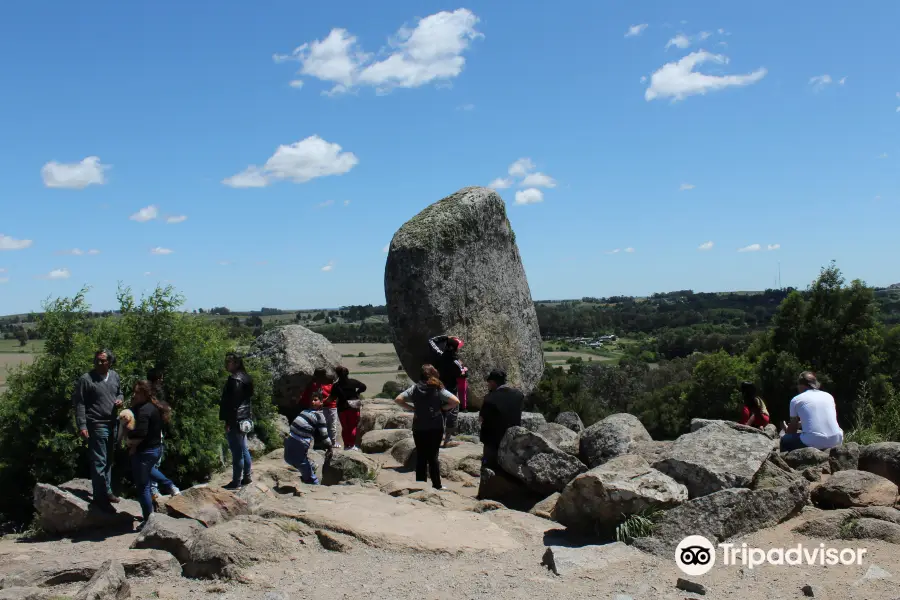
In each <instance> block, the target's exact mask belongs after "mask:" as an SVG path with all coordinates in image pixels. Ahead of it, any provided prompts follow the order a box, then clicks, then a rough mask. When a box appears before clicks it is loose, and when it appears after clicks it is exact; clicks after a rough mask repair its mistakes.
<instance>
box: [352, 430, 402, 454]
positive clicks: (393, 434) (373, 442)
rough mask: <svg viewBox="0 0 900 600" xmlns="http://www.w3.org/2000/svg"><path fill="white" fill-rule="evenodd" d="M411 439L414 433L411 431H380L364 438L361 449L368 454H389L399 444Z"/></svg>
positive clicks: (371, 432) (372, 432) (368, 434)
mask: <svg viewBox="0 0 900 600" xmlns="http://www.w3.org/2000/svg"><path fill="white" fill-rule="evenodd" d="M411 437H412V431H410V430H409V429H379V430H376V431H370V432H369V433H367V434H366V435H364V436H362V441H361V442H360V444H359V447H360V449H361V450H362V451H363V452H365V453H366V454H377V453H379V452H387V451H388V450H390V449H391V448H393V447H394V445H395V444H396V443H397V442H399V441H401V440H405V439H407V438H411Z"/></svg>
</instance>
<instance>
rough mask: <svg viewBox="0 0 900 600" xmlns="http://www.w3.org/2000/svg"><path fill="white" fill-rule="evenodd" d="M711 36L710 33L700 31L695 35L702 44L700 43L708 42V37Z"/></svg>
mask: <svg viewBox="0 0 900 600" xmlns="http://www.w3.org/2000/svg"><path fill="white" fill-rule="evenodd" d="M711 35H712V34H711V33H710V32H708V31H701V32H700V33H699V34H698V35H697V38H698V39H699V40H700V41H701V42H702V41H704V40H708V39H709V37H710V36H711Z"/></svg>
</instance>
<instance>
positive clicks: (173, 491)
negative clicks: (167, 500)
mask: <svg viewBox="0 0 900 600" xmlns="http://www.w3.org/2000/svg"><path fill="white" fill-rule="evenodd" d="M169 495H170V496H180V495H181V490H179V489H178V488H177V487H176V486H174V485H173V486H172V489H171V490H169Z"/></svg>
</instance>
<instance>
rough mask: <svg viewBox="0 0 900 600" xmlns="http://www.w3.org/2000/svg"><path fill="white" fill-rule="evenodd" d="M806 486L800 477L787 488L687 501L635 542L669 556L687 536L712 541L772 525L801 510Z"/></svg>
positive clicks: (719, 494) (733, 492) (737, 491)
mask: <svg viewBox="0 0 900 600" xmlns="http://www.w3.org/2000/svg"><path fill="white" fill-rule="evenodd" d="M808 486H809V483H808V482H807V481H806V480H804V479H802V478H799V479H798V480H796V481H795V482H794V483H793V484H792V485H790V486H787V487H777V488H766V489H757V490H751V489H747V488H741V489H727V490H722V491H719V492H715V493H713V494H709V495H708V496H703V497H701V498H695V499H693V500H689V501H688V502H685V503H684V504H682V505H680V506H677V507H675V508H673V509H672V510H668V511H666V512H665V513H663V516H662V518H661V519H660V521H659V522H658V523H657V524H656V527H654V529H653V535H652V536H651V537H647V538H638V539H636V540H635V541H634V545H635V546H637V547H638V548H640V549H641V550H645V551H647V552H651V553H653V554H656V555H657V556H664V557H667V558H670V557H671V556H672V554H673V553H674V552H675V547H676V546H677V545H678V543H679V542H681V540H683V539H684V538H686V537H687V536H689V535H702V536H703V537H705V538H706V539H708V540H710V541H711V542H713V544H715V543H717V542H723V541H725V540H727V539H729V538H732V537H735V536H739V535H745V534H748V533H753V532H754V531H758V530H760V529H764V528H766V527H771V526H773V525H776V524H778V523H781V522H783V521H786V520H787V519H789V518H791V517H793V516H794V515H796V514H798V513H799V512H800V511H801V510H803V507H804V506H805V505H806V502H807V499H808V497H809V487H808ZM670 559H671V558H670Z"/></svg>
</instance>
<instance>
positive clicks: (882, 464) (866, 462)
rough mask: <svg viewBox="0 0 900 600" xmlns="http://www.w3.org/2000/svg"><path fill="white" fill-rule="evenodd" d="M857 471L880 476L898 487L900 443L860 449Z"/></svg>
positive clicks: (871, 445)
mask: <svg viewBox="0 0 900 600" xmlns="http://www.w3.org/2000/svg"><path fill="white" fill-rule="evenodd" d="M859 470H860V471H869V472H870V473H875V474H876V475H881V476H882V477H886V478H887V479H890V480H891V481H893V482H894V483H896V484H897V485H900V442H881V443H879V444H869V445H868V446H863V447H862V448H860V450H859Z"/></svg>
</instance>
